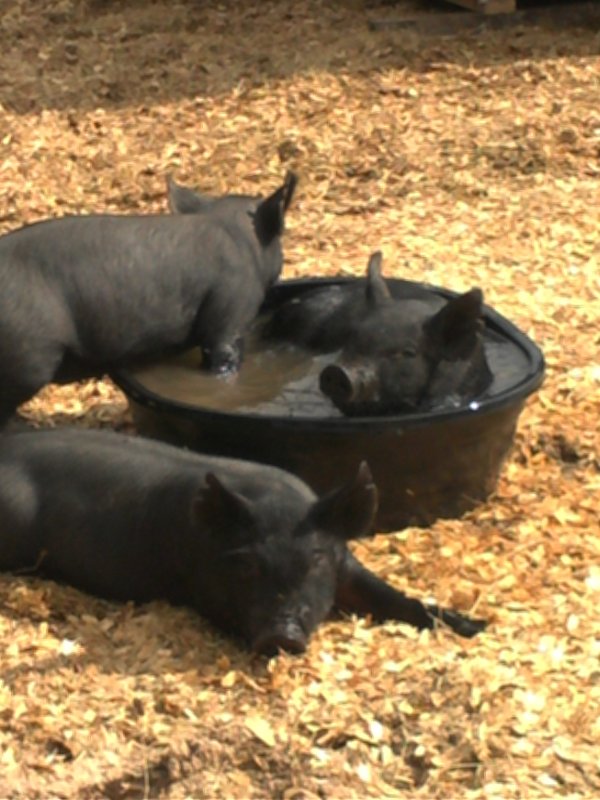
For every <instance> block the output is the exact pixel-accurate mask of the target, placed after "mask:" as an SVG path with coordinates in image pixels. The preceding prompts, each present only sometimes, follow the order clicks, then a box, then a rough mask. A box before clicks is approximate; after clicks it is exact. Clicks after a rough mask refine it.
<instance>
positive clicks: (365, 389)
mask: <svg viewBox="0 0 600 800" xmlns="http://www.w3.org/2000/svg"><path fill="white" fill-rule="evenodd" d="M319 386H320V389H321V391H322V392H323V394H324V395H326V396H327V397H329V399H330V400H331V401H332V403H333V404H334V405H336V406H338V407H340V408H343V407H345V406H349V405H360V404H362V403H371V402H373V401H374V400H375V399H376V394H377V392H376V382H375V374H374V372H373V371H372V370H369V369H368V368H365V367H347V366H341V365H339V364H329V366H327V367H325V369H324V370H323V371H322V372H321V375H320V377H319Z"/></svg>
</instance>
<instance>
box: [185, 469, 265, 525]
mask: <svg viewBox="0 0 600 800" xmlns="http://www.w3.org/2000/svg"><path fill="white" fill-rule="evenodd" d="M205 482H206V486H203V487H202V488H201V489H200V491H199V492H198V494H197V495H196V497H195V499H194V506H193V512H194V516H195V518H196V520H197V521H198V522H200V523H201V522H203V521H204V520H205V519H209V520H210V523H211V524H210V527H214V526H215V523H216V524H217V525H218V526H219V527H220V528H222V529H223V531H225V532H227V531H228V530H233V531H236V530H237V531H239V530H240V529H247V528H248V527H249V526H251V525H253V523H254V520H255V514H254V509H253V505H252V502H251V501H250V500H248V499H247V498H246V497H243V495H241V494H239V493H238V492H235V491H234V490H233V489H230V488H229V487H228V486H227V485H226V484H225V483H224V481H223V479H222V478H217V476H216V475H215V474H214V473H213V472H208V473H207V474H206V477H205Z"/></svg>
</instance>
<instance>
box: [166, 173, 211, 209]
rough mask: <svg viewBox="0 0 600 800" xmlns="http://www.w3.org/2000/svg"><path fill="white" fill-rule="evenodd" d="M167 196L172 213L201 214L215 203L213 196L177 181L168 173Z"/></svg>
mask: <svg viewBox="0 0 600 800" xmlns="http://www.w3.org/2000/svg"><path fill="white" fill-rule="evenodd" d="M167 197H168V199H169V209H170V211H171V213H172V214H200V213H202V212H203V211H206V210H207V209H208V208H209V207H210V206H211V204H212V203H213V198H212V197H204V196H203V195H201V194H199V193H198V192H195V191H194V190H193V189H188V188H187V187H185V186H180V185H179V184H178V183H176V182H175V181H174V180H173V178H172V177H171V175H167Z"/></svg>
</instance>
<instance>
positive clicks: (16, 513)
mask: <svg viewBox="0 0 600 800" xmlns="http://www.w3.org/2000/svg"><path fill="white" fill-rule="evenodd" d="M36 513H37V498H36V495H35V489H34V487H33V485H32V484H31V481H29V480H28V478H27V476H26V475H25V474H24V473H23V472H22V471H21V470H19V468H18V467H14V466H12V465H8V464H5V465H3V464H0V570H12V571H21V570H22V571H23V572H25V571H28V572H33V571H34V570H35V568H36V566H37V565H38V563H39V561H40V558H41V557H42V555H43V554H42V552H41V547H40V544H39V541H38V537H37V536H36V534H35V514H36Z"/></svg>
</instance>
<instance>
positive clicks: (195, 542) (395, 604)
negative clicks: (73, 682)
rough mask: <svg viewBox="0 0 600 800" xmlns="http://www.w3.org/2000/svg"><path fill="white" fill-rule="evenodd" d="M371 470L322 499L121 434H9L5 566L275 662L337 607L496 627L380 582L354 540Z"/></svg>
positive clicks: (370, 496)
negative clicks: (232, 640)
mask: <svg viewBox="0 0 600 800" xmlns="http://www.w3.org/2000/svg"><path fill="white" fill-rule="evenodd" d="M376 506H377V490H376V488H375V486H374V484H373V482H372V478H371V474H370V472H369V469H368V467H367V465H366V464H362V465H361V467H360V469H359V470H358V472H357V474H356V477H355V478H354V480H353V481H352V482H351V483H349V484H348V485H346V486H342V487H341V488H339V489H337V490H335V491H332V492H330V493H329V494H326V495H324V496H322V497H316V496H315V494H314V493H313V492H312V491H311V490H310V489H309V488H308V486H307V485H306V484H305V483H303V482H302V481H300V480H299V479H298V478H296V477H294V476H293V475H290V474H289V473H286V472H284V471H282V470H280V469H277V468H274V467H269V466H264V465H259V464H253V463H251V462H244V461H234V460H230V459H225V458H217V457H209V456H204V455H199V454H195V453H190V452H188V451H185V450H180V449H177V448H174V447H171V446H170V445H166V444H162V443H159V442H153V441H150V440H144V439H138V438H134V437H128V436H123V435H119V434H113V433H105V432H94V431H74V430H71V431H69V430H54V431H46V432H35V433H15V434H7V435H6V436H4V437H3V439H2V441H1V446H0V569H2V570H9V571H22V572H30V571H31V572H34V571H35V572H36V573H38V574H41V575H43V576H46V577H49V578H55V579H57V580H61V581H64V582H66V583H69V584H72V585H73V586H75V587H78V588H79V589H82V590H83V591H86V592H90V593H92V594H95V595H98V596H100V597H104V598H107V599H114V600H122V601H127V600H132V601H136V602H146V601H150V600H154V599H165V600H169V601H171V602H172V603H175V604H182V605H187V606H191V607H192V608H194V609H195V610H196V611H198V612H199V613H200V614H201V615H203V616H204V617H206V618H207V619H209V620H210V621H211V622H212V623H213V624H214V625H215V626H217V627H218V628H220V629H221V630H223V631H224V632H227V633H229V634H232V635H236V636H239V637H241V638H242V639H243V640H244V641H245V642H246V643H247V644H248V646H249V647H250V648H251V649H252V650H254V651H256V652H258V653H262V654H267V655H271V654H274V653H276V652H277V651H278V650H279V649H282V650H287V651H289V652H301V651H303V650H304V649H305V646H306V644H307V641H308V638H309V636H310V634H311V632H312V631H313V630H314V629H315V628H316V627H317V626H318V624H319V623H320V622H321V621H322V620H324V619H325V618H327V617H328V616H329V615H330V613H331V612H332V611H333V610H334V609H337V610H340V611H345V612H350V613H356V614H371V615H372V616H373V618H374V619H376V620H385V619H393V620H401V621H404V622H408V623H410V624H412V625H415V626H417V627H418V628H432V627H433V626H434V624H435V623H436V620H440V621H442V622H444V623H446V624H447V625H448V626H450V627H451V628H452V629H453V630H455V631H456V632H457V633H459V634H461V635H463V636H473V635H474V634H476V633H478V632H479V631H481V630H482V629H483V628H484V626H485V623H484V622H482V621H480V620H473V619H469V618H467V617H465V616H463V615H462V614H459V613H457V612H454V611H444V610H442V609H440V608H438V607H437V606H425V605H423V604H422V603H421V602H420V601H418V600H413V599H409V598H407V597H406V596H405V595H404V594H402V593H401V592H398V591H396V590H395V589H393V588H392V587H391V586H388V585H387V584H386V583H384V582H383V581H381V580H380V579H379V578H377V577H376V576H375V575H374V574H372V573H371V572H369V571H368V570H367V569H365V568H364V567H363V566H361V565H360V563H359V562H358V561H357V560H356V559H355V558H354V557H353V556H352V555H351V554H350V551H349V550H348V548H347V546H346V540H347V539H350V538H353V537H357V536H364V535H365V534H367V533H369V532H370V529H371V526H372V523H373V517H374V513H375V510H376Z"/></svg>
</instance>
